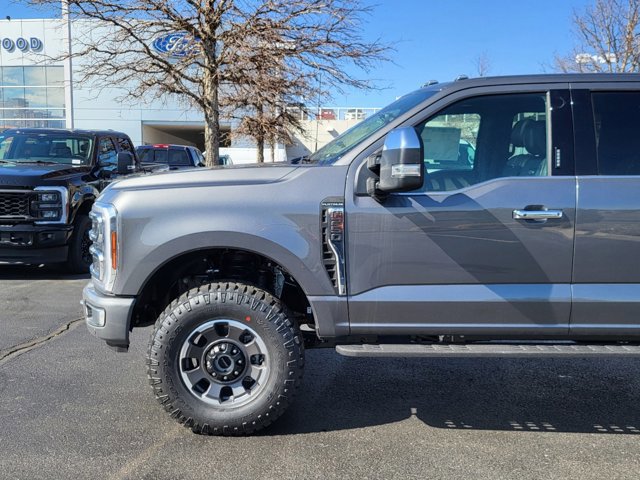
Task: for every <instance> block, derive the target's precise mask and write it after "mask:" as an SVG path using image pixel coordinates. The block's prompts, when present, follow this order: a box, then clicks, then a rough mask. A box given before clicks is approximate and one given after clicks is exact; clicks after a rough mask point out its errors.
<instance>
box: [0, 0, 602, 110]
mask: <svg viewBox="0 0 640 480" xmlns="http://www.w3.org/2000/svg"><path fill="white" fill-rule="evenodd" d="M364 3H365V4H370V5H375V7H374V10H373V12H372V14H371V15H370V16H369V17H368V18H366V30H365V31H366V35H365V38H366V39H368V40H374V39H376V38H381V39H382V40H383V41H384V42H386V43H387V44H389V45H390V46H392V47H393V48H394V50H393V51H391V52H390V54H389V57H390V59H391V60H392V62H389V63H385V64H382V65H380V66H379V67H377V68H375V69H374V70H372V71H371V72H369V73H368V74H363V73H358V72H354V74H355V75H359V76H360V77H363V78H371V79H375V80H376V83H377V85H379V86H380V87H385V88H384V89H383V90H377V91H372V92H362V91H354V90H350V91H348V92H345V94H341V93H338V92H336V93H335V94H334V99H333V100H332V101H328V102H325V103H326V104H331V105H335V106H354V107H355V106H362V107H380V106H384V105H386V104H387V103H389V102H391V101H392V100H394V99H395V98H396V97H397V96H399V95H402V94H404V93H407V92H409V91H411V90H414V89H415V88H418V87H419V86H420V85H421V84H423V83H424V82H426V81H427V80H431V79H436V80H439V81H447V80H452V79H454V78H455V77H456V76H458V75H460V74H467V75H469V76H476V75H477V70H476V66H475V60H476V59H477V58H478V56H479V55H481V54H482V53H485V54H486V56H487V58H488V59H489V62H490V64H491V68H490V70H489V74H490V75H510V74H523V73H543V72H544V71H545V65H546V70H547V71H550V68H549V65H551V63H552V60H553V56H554V54H555V53H565V52H567V51H569V50H571V48H572V45H573V43H572V41H573V40H572V34H571V28H572V24H571V15H572V12H573V10H574V9H576V8H577V9H582V8H584V6H586V5H588V4H590V3H591V2H590V1H589V0H537V1H536V2H531V1H522V0H488V1H472V0H449V1H447V0H395V1H394V0H364ZM0 5H1V6H0V18H4V17H5V16H7V15H10V16H11V17H14V18H42V17H44V16H56V15H58V12H53V11H50V12H43V11H34V10H32V9H29V8H27V7H25V6H24V5H23V4H22V3H21V2H19V1H15V0H14V1H12V0H9V1H7V0H0ZM0 34H1V32H0Z"/></svg>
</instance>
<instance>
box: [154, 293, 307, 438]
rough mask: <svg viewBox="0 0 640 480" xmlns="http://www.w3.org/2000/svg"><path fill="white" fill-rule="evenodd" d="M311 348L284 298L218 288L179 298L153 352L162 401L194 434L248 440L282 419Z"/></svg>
mask: <svg viewBox="0 0 640 480" xmlns="http://www.w3.org/2000/svg"><path fill="white" fill-rule="evenodd" d="M303 367H304V347H303V342H302V337H301V335H300V332H299V330H298V328H297V327H296V325H295V324H294V323H293V322H292V321H291V319H290V318H289V314H288V313H287V310H286V308H285V307H284V306H283V305H282V303H281V302H280V300H279V299H277V298H276V297H274V296H272V295H271V294H269V293H267V292H265V291H264V290H260V289H258V288H256V287H252V286H248V285H243V284H239V283H213V284H208V285H203V286H201V287H199V288H196V289H192V290H190V291H189V292H187V293H185V294H184V295H182V296H181V297H180V298H178V299H175V300H174V301H173V302H172V303H171V304H170V305H169V306H168V307H167V308H166V309H165V311H164V312H163V313H162V314H161V315H160V317H159V318H158V320H157V322H156V325H155V329H154V332H153V334H152V335H151V340H150V342H149V349H148V352H147V368H148V369H147V375H148V378H149V383H150V384H151V386H152V388H153V390H154V393H155V397H156V399H157V400H158V402H160V404H161V405H162V406H163V407H164V409H165V411H167V412H168V413H170V414H171V416H172V417H173V418H175V419H176V420H177V421H178V422H180V423H182V424H184V425H185V426H187V427H189V428H191V429H192V430H193V431H194V432H195V433H202V434H209V435H243V434H249V433H253V432H256V431H258V430H260V429H262V428H264V427H266V426H267V425H269V424H271V423H272V422H273V421H274V420H275V419H276V418H278V417H279V416H280V415H281V414H282V413H283V412H284V411H285V409H286V408H287V407H288V405H289V404H290V403H291V401H292V400H293V397H294V395H295V393H296V391H297V389H298V387H299V385H300V383H301V380H302V372H303Z"/></svg>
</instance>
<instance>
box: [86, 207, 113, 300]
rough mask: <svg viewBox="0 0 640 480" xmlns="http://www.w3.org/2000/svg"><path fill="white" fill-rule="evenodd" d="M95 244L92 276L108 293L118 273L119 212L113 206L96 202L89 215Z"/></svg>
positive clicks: (93, 247)
mask: <svg viewBox="0 0 640 480" xmlns="http://www.w3.org/2000/svg"><path fill="white" fill-rule="evenodd" d="M89 218H91V231H90V232H89V237H90V238H91V241H92V242H93V245H92V246H91V248H90V252H91V255H92V257H93V262H92V265H91V269H90V270H91V276H92V277H93V279H94V281H95V282H96V283H97V284H98V285H100V286H102V288H103V289H105V290H106V291H111V290H112V289H113V285H114V283H115V280H116V274H117V273H118V254H119V251H120V250H119V243H118V212H117V211H116V209H115V207H114V206H113V205H108V204H104V203H99V202H96V203H95V204H94V205H93V209H92V210H91V213H90V214H89Z"/></svg>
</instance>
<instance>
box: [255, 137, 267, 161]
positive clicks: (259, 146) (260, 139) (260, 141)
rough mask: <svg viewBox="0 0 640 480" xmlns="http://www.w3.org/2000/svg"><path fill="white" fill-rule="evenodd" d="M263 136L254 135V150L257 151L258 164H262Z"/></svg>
mask: <svg viewBox="0 0 640 480" xmlns="http://www.w3.org/2000/svg"><path fill="white" fill-rule="evenodd" d="M264 145H265V141H264V134H263V133H262V132H259V133H258V134H256V148H257V149H258V163H264Z"/></svg>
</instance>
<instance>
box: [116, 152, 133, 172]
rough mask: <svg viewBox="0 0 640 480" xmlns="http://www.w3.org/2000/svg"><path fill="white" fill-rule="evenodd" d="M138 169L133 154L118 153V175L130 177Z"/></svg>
mask: <svg viewBox="0 0 640 480" xmlns="http://www.w3.org/2000/svg"><path fill="white" fill-rule="evenodd" d="M135 169H136V163H135V160H134V158H133V155H132V154H131V152H118V170H117V171H118V175H128V174H130V173H131V172H133V171H134V170H135Z"/></svg>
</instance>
